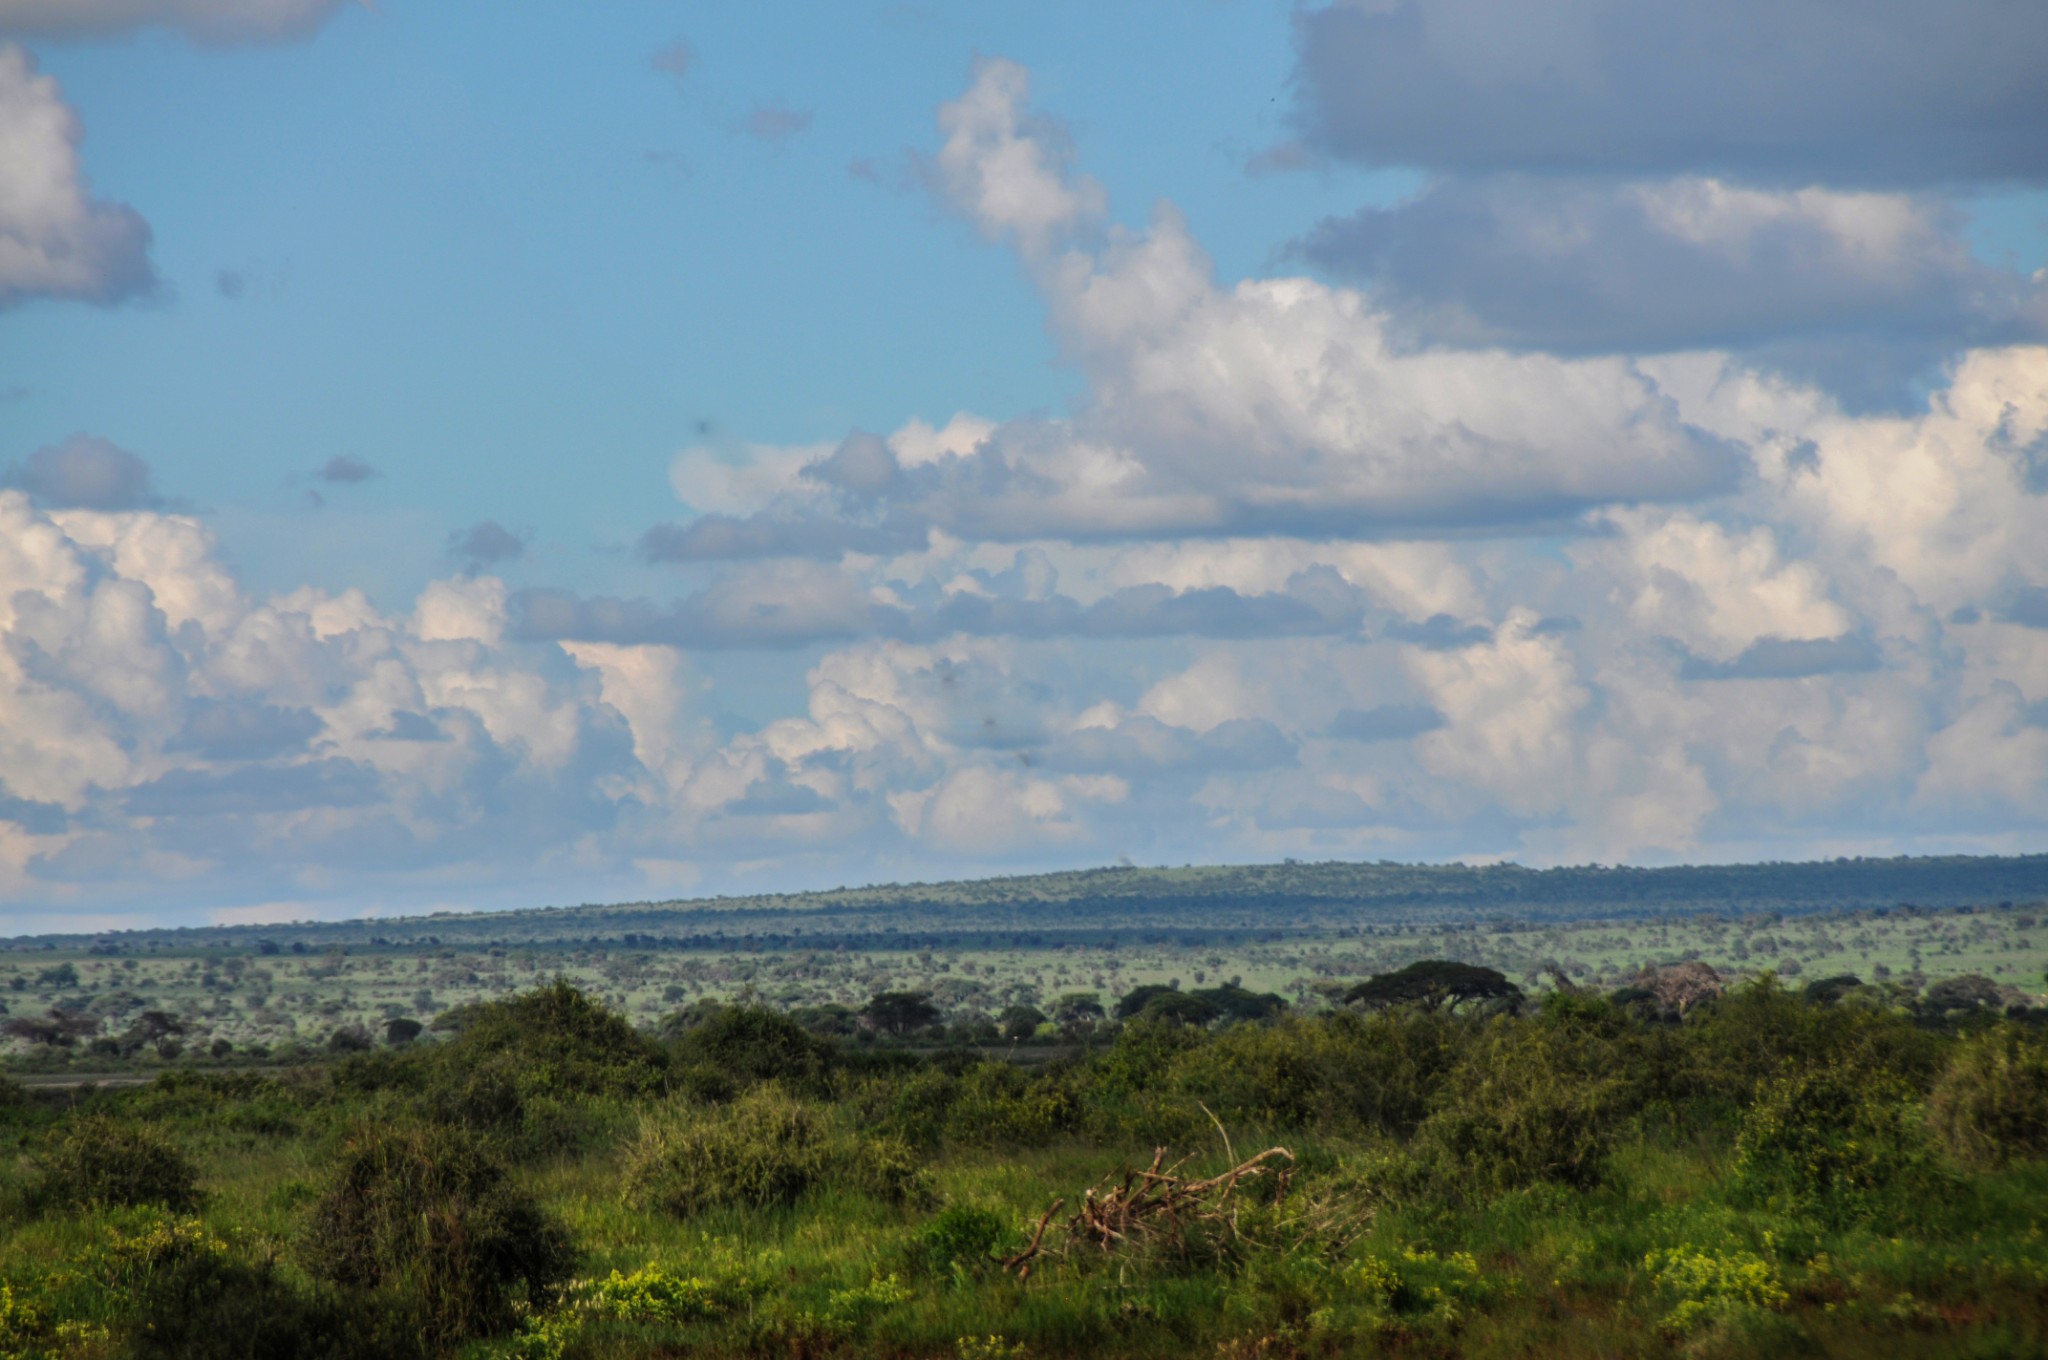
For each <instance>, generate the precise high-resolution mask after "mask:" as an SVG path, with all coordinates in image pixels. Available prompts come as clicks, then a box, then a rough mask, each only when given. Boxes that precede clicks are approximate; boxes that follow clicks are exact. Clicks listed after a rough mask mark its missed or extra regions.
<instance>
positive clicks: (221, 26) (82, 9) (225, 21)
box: [0, 0, 349, 43]
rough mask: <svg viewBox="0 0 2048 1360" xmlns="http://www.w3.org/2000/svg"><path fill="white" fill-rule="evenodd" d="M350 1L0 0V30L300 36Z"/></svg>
mask: <svg viewBox="0 0 2048 1360" xmlns="http://www.w3.org/2000/svg"><path fill="white" fill-rule="evenodd" d="M348 3H349V0H0V34H12V35H16V36H20V37H32V38H76V37H102V36H107V35H110V34H116V33H124V32H128V31H131V30H134V29H138V28H168V29H174V30H176V31H178V32H180V33H183V34H184V35H185V36H186V37H188V38H191V39H193V40H194V41H197V42H203V43H260V42H281V41H285V40H287V39H291V38H299V37H304V36H305V35H307V34H309V33H311V32H313V31H314V30H315V29H317V28H319V27H320V26H321V25H322V24H324V23H326V22H327V21H328V19H330V18H332V17H333V16H334V15H335V14H336V13H337V12H338V11H339V10H340V9H341V8H342V7H343V6H344V5H346V4H348Z"/></svg>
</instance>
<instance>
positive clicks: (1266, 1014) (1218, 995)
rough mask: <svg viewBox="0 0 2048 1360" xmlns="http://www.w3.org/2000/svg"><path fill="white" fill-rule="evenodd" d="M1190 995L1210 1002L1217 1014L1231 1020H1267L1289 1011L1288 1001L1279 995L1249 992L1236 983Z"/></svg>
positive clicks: (1203, 989)
mask: <svg viewBox="0 0 2048 1360" xmlns="http://www.w3.org/2000/svg"><path fill="white" fill-rule="evenodd" d="M1189 995H1190V996H1195V997H1199V998H1201V999H1202V1000H1204V1001H1206V1002H1208V1003H1209V1004H1210V1005H1212V1006H1214V1007H1215V1008H1216V1012H1217V1014H1219V1015H1222V1016H1224V1017H1226V1018H1227V1019H1231V1020H1265V1019H1269V1018H1271V1017H1272V1016H1275V1015H1278V1014H1279V1013H1280V1012H1282V1011H1284V1010H1286V1009H1287V1002H1286V1000H1285V999H1284V998H1282V997H1280V996H1279V995H1277V994H1275V993H1273V992H1253V991H1247V990H1246V989H1245V988H1243V987H1240V986H1238V985H1236V984H1235V983H1225V984H1224V985H1223V986H1221V987H1205V988H1201V989H1198V990H1196V991H1193V992H1190V993H1189Z"/></svg>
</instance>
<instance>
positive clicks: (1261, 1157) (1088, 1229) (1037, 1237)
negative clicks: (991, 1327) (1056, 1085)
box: [1003, 1142, 1294, 1279]
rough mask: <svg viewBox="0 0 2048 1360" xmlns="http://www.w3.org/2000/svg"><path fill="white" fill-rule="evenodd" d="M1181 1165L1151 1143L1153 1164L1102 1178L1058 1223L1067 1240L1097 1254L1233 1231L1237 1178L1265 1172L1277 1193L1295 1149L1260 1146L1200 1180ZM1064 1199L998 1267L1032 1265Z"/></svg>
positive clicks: (1019, 1269)
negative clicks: (1201, 1231) (1199, 1232)
mask: <svg viewBox="0 0 2048 1360" xmlns="http://www.w3.org/2000/svg"><path fill="white" fill-rule="evenodd" d="M1226 1146H1227V1142H1226ZM1190 1155H1192V1154H1190ZM1187 1163H1188V1158H1187V1157H1183V1158H1181V1159H1180V1160H1179V1161H1177V1162H1174V1163H1173V1164H1172V1165H1170V1166H1169V1165H1168V1164H1167V1162H1166V1149H1165V1148H1156V1149H1154V1151H1153V1153H1152V1164H1151V1165H1150V1166H1148V1167H1146V1168H1145V1169H1144V1170H1142V1171H1140V1170H1137V1169H1136V1168H1130V1169H1127V1170H1125V1171H1124V1172H1123V1174H1122V1176H1121V1177H1119V1176H1118V1175H1117V1173H1116V1172H1111V1173H1110V1174H1109V1175H1107V1176H1104V1177H1103V1178H1102V1179H1101V1180H1100V1181H1098V1182H1096V1183H1095V1185H1094V1186H1093V1187H1092V1188H1091V1189H1090V1190H1089V1191H1088V1192H1087V1193H1086V1194H1084V1195H1083V1196H1082V1197H1081V1203H1080V1205H1079V1207H1078V1208H1076V1209H1075V1211H1074V1212H1073V1214H1072V1215H1070V1216H1069V1217H1068V1218H1067V1220H1066V1221H1065V1223H1064V1224H1062V1225H1061V1226H1062V1227H1063V1228H1064V1229H1065V1232H1066V1239H1067V1243H1068V1244H1069V1245H1075V1244H1078V1245H1081V1246H1090V1247H1094V1248H1096V1249H1097V1250H1099V1251H1104V1252H1108V1251H1115V1250H1118V1249H1120V1248H1128V1247H1137V1246H1143V1245H1150V1244H1153V1243H1157V1242H1172V1243H1179V1242H1181V1241H1183V1240H1184V1239H1185V1235H1186V1233H1187V1231H1188V1229H1189V1228H1191V1227H1194V1226H1195V1225H1198V1224H1209V1225H1223V1226H1226V1227H1228V1228H1229V1229H1230V1230H1231V1231H1232V1233H1233V1234H1235V1233H1236V1229H1237V1216H1236V1212H1235V1208H1234V1206H1232V1205H1231V1203H1230V1197H1231V1195H1232V1194H1233V1193H1234V1192H1235V1191H1236V1190H1237V1187H1238V1186H1239V1185H1240V1184H1242V1183H1243V1182H1245V1181H1249V1180H1256V1179H1258V1178H1260V1177H1262V1176H1266V1175H1269V1174H1272V1175H1275V1176H1276V1177H1277V1178H1278V1180H1279V1187H1280V1190H1281V1192H1282V1193H1284V1192H1285V1187H1286V1177H1287V1175H1288V1173H1289V1171H1290V1170H1291V1169H1292V1168H1293V1166H1294V1154H1293V1153H1292V1152H1289V1151H1288V1150H1287V1149H1286V1148H1283V1147H1271V1148H1267V1149H1266V1150H1265V1151H1264V1152H1261V1153H1259V1154H1258V1155H1257V1156H1255V1157H1248V1158H1246V1159H1245V1160H1244V1161H1241V1162H1239V1163H1238V1164H1237V1165H1235V1166H1233V1167H1231V1168H1230V1169H1229V1170H1228V1171H1225V1172H1223V1173H1222V1174H1221V1175H1218V1176H1209V1177H1206V1178H1202V1179H1191V1178H1189V1177H1187V1176H1184V1175H1182V1174H1181V1168H1182V1167H1184V1166H1186V1165H1187ZM1065 1204H1066V1201H1065V1200H1064V1199H1061V1200H1055V1201H1054V1202H1053V1206H1052V1207H1051V1208H1050V1209H1047V1210H1046V1211H1045V1213H1044V1215H1043V1216H1042V1217H1040V1219H1039V1220H1038V1227H1037V1230H1036V1231H1035V1232H1033V1233H1032V1235H1031V1242H1030V1245H1028V1246H1026V1247H1025V1248H1024V1250H1022V1251H1020V1252H1018V1253H1017V1254H1016V1255H1014V1256H1011V1257H1008V1258H1007V1259H1005V1260H1004V1262H1003V1268H1004V1269H1006V1270H1013V1271H1015V1272H1016V1273H1017V1277H1018V1278H1019V1279H1023V1278H1025V1277H1026V1276H1028V1275H1029V1274H1030V1273H1031V1263H1032V1262H1033V1261H1034V1260H1036V1259H1037V1258H1038V1257H1039V1256H1040V1255H1041V1254H1043V1253H1044V1252H1045V1250H1046V1240H1045V1239H1046V1229H1047V1228H1048V1227H1049V1226H1051V1224H1052V1221H1053V1217H1054V1215H1056V1214H1057V1213H1058V1212H1059V1211H1060V1209H1061V1208H1062V1207H1063V1206H1064V1205H1065Z"/></svg>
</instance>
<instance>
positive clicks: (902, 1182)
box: [626, 1084, 926, 1217]
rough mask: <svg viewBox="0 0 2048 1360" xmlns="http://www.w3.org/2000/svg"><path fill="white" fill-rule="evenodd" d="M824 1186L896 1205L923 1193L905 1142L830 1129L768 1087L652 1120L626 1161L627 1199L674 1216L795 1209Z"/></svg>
mask: <svg viewBox="0 0 2048 1360" xmlns="http://www.w3.org/2000/svg"><path fill="white" fill-rule="evenodd" d="M828 1188H841V1189H846V1190H851V1191H854V1192H856V1193H860V1194H866V1195H870V1196H872V1197H874V1198H877V1199H882V1200H886V1201H894V1202H901V1201H905V1200H913V1199H917V1198H921V1197H922V1196H923V1195H924V1194H925V1193H926V1191H925V1189H924V1180H923V1175H922V1172H921V1170H920V1167H919V1164H918V1161H917V1158H916V1156H915V1154H914V1153H913V1152H912V1150H911V1148H910V1147H909V1145H908V1144H906V1143H904V1142H902V1141H901V1140H900V1139H895V1138H888V1137H859V1136H856V1135H851V1134H843V1133H839V1132H836V1131H835V1130H833V1129H832V1128H831V1127H830V1126H829V1125H828V1123H827V1121H826V1119H825V1116H824V1115H823V1114H822V1113H821V1112H820V1111H819V1110H818V1109H817V1108H816V1107H814V1106H812V1105H809V1104H806V1103H805V1102H803V1101H802V1100H799V1099H797V1098H796V1097H795V1096H793V1095H791V1094H790V1093H789V1092H788V1091H785V1090H783V1089H782V1088H781V1087H779V1086H775V1085H772V1084H771V1085H765V1086H760V1087H756V1088H755V1089H754V1090H752V1091H749V1092H748V1093H747V1094H746V1095H744V1096H742V1097H740V1098H739V1099H738V1100H737V1101H735V1102H734V1103H733V1104H732V1105H730V1106H727V1107H725V1108H723V1109H715V1110H710V1111H702V1112H697V1113H695V1114H676V1113H671V1114H669V1115H666V1116H657V1117H655V1118H651V1119H649V1120H648V1121H646V1123H645V1124H643V1126H642V1128H641V1132H640V1137H639V1139H638V1140H637V1141H636V1142H635V1143H634V1145H633V1146H632V1147H631V1148H630V1149H629V1150H628V1153H627V1158H626V1197H627V1199H628V1201H629V1202H631V1203H634V1204H638V1205H641V1206H644V1207H648V1208H654V1209H659V1210H661V1211H662V1212H664V1213H669V1214H674V1215H676V1216H677V1217H689V1216H690V1215H692V1214H697V1213H701V1212H703V1211H705V1210H707V1209H718V1208H765V1207H769V1206H773V1205H782V1204H791V1203H794V1202H795V1201H796V1200H798V1199H800V1198H802V1197H803V1196H804V1195H806V1194H809V1193H811V1192H812V1191H814V1190H822V1189H828Z"/></svg>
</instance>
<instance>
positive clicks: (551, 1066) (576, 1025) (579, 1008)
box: [447, 979, 668, 1097]
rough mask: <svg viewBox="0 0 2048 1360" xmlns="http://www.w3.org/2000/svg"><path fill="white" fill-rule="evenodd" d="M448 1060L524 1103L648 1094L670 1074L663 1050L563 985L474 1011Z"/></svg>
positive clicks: (450, 1049)
mask: <svg viewBox="0 0 2048 1360" xmlns="http://www.w3.org/2000/svg"><path fill="white" fill-rule="evenodd" d="M447 1061H448V1063H449V1065H450V1067H451V1069H452V1070H453V1071H455V1072H457V1073H464V1074H467V1073H470V1072H473V1071H476V1070H478V1069H481V1068H485V1067H489V1068H493V1069H494V1070H496V1071H497V1072H499V1073H500V1074H501V1075H502V1076H503V1077H504V1078H505V1079H506V1080H508V1081H510V1082H511V1083H512V1085H513V1086H514V1088H515V1089H516V1090H517V1092H518V1093H519V1095H521V1096H522V1097H529V1096H534V1095H553V1096H640V1095H649V1094H653V1093H655V1092H658V1091H660V1090H661V1089H662V1086H663V1080H664V1077H665V1076H666V1072H667V1068H668V1058H667V1055H666V1054H664V1053H663V1052H662V1050H661V1047H660V1045H658V1044H656V1043H654V1042H653V1041H652V1040H650V1039H648V1038H646V1037H645V1036H643V1035H642V1034H641V1033H640V1032H639V1031H638V1030H636V1029H634V1028H633V1027H632V1026H631V1025H629V1024H627V1023H626V1021H625V1019H624V1018H623V1017H621V1016H619V1015H618V1014H616V1013H615V1012H613V1011H609V1010H607V1009H605V1008H604V1007H603V1006H601V1005H599V1004H598V1003H597V1002H595V1001H592V1000H591V999H590V998H589V997H587V996H585V995H584V994H583V993H582V992H580V991H578V990H577V989H576V988H575V987H572V986H570V985H569V984H568V983H567V982H564V981H562V980H560V979H556V980H555V981H554V982H553V983H550V984H549V985H548V986H545V987H538V988H535V989H534V990H533V991H530V992H522V993H520V994H519V995H517V996H513V997H508V998H506V999H505V1000H503V1001H492V1002H488V1003H486V1004H483V1005H480V1006H477V1007H475V1008H473V1009H471V1010H470V1011H469V1013H468V1014H467V1016H466V1017H465V1018H464V1020H463V1022H462V1025H461V1029H460V1031H459V1033H458V1034H457V1037H456V1039H455V1042H454V1043H452V1044H450V1045H449V1046H448V1054H447Z"/></svg>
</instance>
